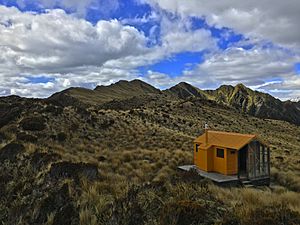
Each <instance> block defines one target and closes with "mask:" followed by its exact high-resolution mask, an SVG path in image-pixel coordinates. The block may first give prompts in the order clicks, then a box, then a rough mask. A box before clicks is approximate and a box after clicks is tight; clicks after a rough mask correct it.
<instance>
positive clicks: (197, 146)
mask: <svg viewBox="0 0 300 225" xmlns="http://www.w3.org/2000/svg"><path fill="white" fill-rule="evenodd" d="M198 149H199V145H198V144H196V152H198Z"/></svg>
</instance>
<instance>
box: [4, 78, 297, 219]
mask: <svg viewBox="0 0 300 225" xmlns="http://www.w3.org/2000/svg"><path fill="white" fill-rule="evenodd" d="M240 86H241V85H238V86H237V87H232V86H221V87H220V88H219V89H217V90H216V91H202V90H199V89H197V88H195V87H192V86H191V85H189V84H186V83H181V84H178V85H176V86H175V87H173V88H171V89H169V90H165V91H160V90H157V89H155V88H153V87H152V86H150V85H148V84H146V83H144V82H141V81H137V80H136V81H130V82H128V81H121V82H118V83H116V84H113V85H110V86H100V87H97V88H96V89H95V90H88V89H81V88H72V89H68V90H65V91H63V92H60V93H56V94H54V95H53V96H51V97H50V98H48V99H26V98H20V97H17V96H9V97H2V98H0V192H1V195H0V221H1V222H2V224H39V225H40V224H55V225H60V224H62V225H68V224H71V225H75V224H81V225H87V224H105V225H107V224H112V225H114V224H122V225H142V224H149V225H150V224H159V225H167V224H168V225H169V224H174V225H175V224H178V225H189V224H243V225H244V224H245V225H248V224H249V225H250V224H295V225H296V224H299V223H300V203H299V201H298V199H299V198H300V173H299V171H300V138H299V137H300V128H299V126H297V125H296V124H292V123H289V122H285V121H282V120H272V119H265V118H259V117H262V116H261V115H259V114H255V113H252V111H248V106H249V104H250V102H251V103H252V101H254V103H255V104H256V105H258V102H259V103H261V102H263V105H266V106H264V107H265V108H263V109H264V110H266V109H269V108H268V107H270V108H271V109H270V110H275V109H273V108H272V107H271V106H277V105H278V106H279V107H281V106H284V107H286V109H287V110H289V109H290V108H289V107H291V109H293V110H294V103H289V106H287V105H286V104H288V103H283V102H280V101H279V100H276V99H275V100H274V99H273V98H272V97H271V96H268V95H266V94H263V93H259V92H254V91H252V90H250V89H247V88H246V87H240ZM220 96H221V97H220ZM259 97H260V98H261V100H259V101H256V100H257V99H258V98H259ZM220 99H221V100H220ZM241 99H248V100H245V101H242V102H247V104H246V103H242V107H240V108H239V107H238V105H237V104H236V103H237V102H241ZM253 99H254V100H253ZM255 99H256V100H255ZM273 100H274V102H273ZM278 101H279V102H278ZM271 102H272V103H271ZM250 105H252V104H250ZM267 106H268V107H267ZM257 108H258V107H257ZM257 108H256V109H257ZM276 110H277V109H276ZM256 111H257V110H256ZM244 112H248V113H249V114H247V113H244ZM261 112H262V111H260V113H261ZM292 112H293V113H295V115H296V116H295V118H296V119H299V117H297V111H295V112H294V111H292ZM273 113H274V112H273V111H271V112H269V114H268V115H267V116H269V115H270V116H272V115H273ZM289 113H290V112H289ZM286 114H287V112H286ZM253 115H256V116H258V117H254V116H253ZM276 119H278V118H276ZM207 121H208V122H209V125H210V127H211V128H212V129H215V130H223V131H233V132H241V133H255V134H258V135H259V136H260V137H261V138H262V140H264V141H265V142H267V143H269V144H270V146H271V162H272V164H271V167H272V168H271V172H272V174H271V175H272V186H271V187H270V188H268V187H265V188H261V189H246V188H222V187H217V186H215V185H213V184H212V183H210V182H209V181H206V180H199V179H198V178H195V176H194V175H193V174H183V173H182V172H179V171H178V170H177V166H179V165H184V164H191V163H192V160H193V152H192V148H193V146H192V141H193V139H194V138H195V137H197V136H198V135H199V134H201V133H202V132H203V130H202V127H203V124H204V122H207ZM216 212H218V213H216Z"/></svg>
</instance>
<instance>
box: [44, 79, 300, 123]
mask: <svg viewBox="0 0 300 225" xmlns="http://www.w3.org/2000/svg"><path fill="white" fill-rule="evenodd" d="M147 96H148V97H147ZM163 97H166V98H170V99H172V98H173V99H182V100H188V99H190V98H197V99H201V100H203V101H213V102H215V103H217V104H219V105H223V106H224V105H226V106H229V107H232V108H234V109H236V110H237V111H239V112H241V113H247V114H249V115H252V116H255V117H259V118H266V119H276V120H284V121H287V122H291V123H294V124H296V125H300V103H299V102H292V101H281V100H280V99H277V98H275V97H273V96H272V95H270V94H267V93H263V92H259V91H255V90H252V89H250V88H248V87H246V86H245V85H244V84H241V83H240V84H237V85H236V86H232V85H221V86H220V87H218V88H217V89H215V90H201V89H199V88H197V87H195V86H193V85H191V84H189V83H187V82H180V83H178V84H176V85H174V86H172V87H170V88H168V89H165V90H159V89H157V88H155V87H154V86H152V85H150V84H148V83H146V82H144V81H142V80H138V79H134V80H131V81H126V80H120V81H118V82H116V83H113V84H111V85H108V86H104V85H101V86H97V87H96V88H95V89H94V90H91V89H86V88H81V87H72V88H68V89H66V90H63V91H61V92H57V93H54V94H53V95H51V96H50V97H48V98H46V99H45V101H47V102H49V103H53V104H55V105H60V106H64V107H65V106H77V107H87V106H89V105H96V106H101V105H105V107H108V108H109V107H110V105H111V103H112V102H113V104H114V109H116V108H117V107H118V106H120V105H122V107H121V108H124V109H125V108H126V107H124V105H126V104H130V105H131V106H132V105H142V104H147V101H148V100H146V99H147V98H148V99H151V98H155V99H158V98H163ZM135 101H136V102H138V104H136V103H134V102H135ZM118 102H119V103H118ZM129 102H130V103H129Z"/></svg>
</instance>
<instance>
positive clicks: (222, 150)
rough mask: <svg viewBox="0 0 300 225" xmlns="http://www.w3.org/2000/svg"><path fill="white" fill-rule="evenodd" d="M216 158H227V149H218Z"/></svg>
mask: <svg viewBox="0 0 300 225" xmlns="http://www.w3.org/2000/svg"><path fill="white" fill-rule="evenodd" d="M220 151H221V152H222V154H219V153H220ZM216 157H217V158H221V159H224V158H225V149H224V148H216Z"/></svg>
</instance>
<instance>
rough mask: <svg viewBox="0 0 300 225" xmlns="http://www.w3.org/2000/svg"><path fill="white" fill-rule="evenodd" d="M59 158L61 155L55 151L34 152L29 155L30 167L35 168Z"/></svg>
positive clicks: (37, 168)
mask: <svg viewBox="0 0 300 225" xmlns="http://www.w3.org/2000/svg"><path fill="white" fill-rule="evenodd" d="M59 159H61V156H60V155H58V154H56V153H49V152H47V153H46V152H35V153H33V154H32V155H31V164H32V167H33V168H34V169H36V170H39V169H40V168H42V167H44V166H46V165H48V164H49V163H51V162H55V161H58V160H59Z"/></svg>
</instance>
